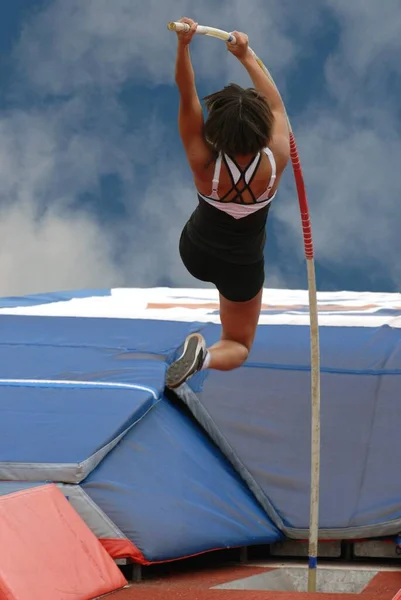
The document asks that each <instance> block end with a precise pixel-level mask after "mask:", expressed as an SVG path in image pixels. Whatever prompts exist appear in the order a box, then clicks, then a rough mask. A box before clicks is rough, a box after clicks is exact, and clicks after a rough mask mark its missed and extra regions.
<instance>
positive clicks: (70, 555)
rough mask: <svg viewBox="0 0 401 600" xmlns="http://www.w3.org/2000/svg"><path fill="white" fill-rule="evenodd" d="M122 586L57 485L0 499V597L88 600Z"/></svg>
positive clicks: (120, 578)
mask: <svg viewBox="0 0 401 600" xmlns="http://www.w3.org/2000/svg"><path fill="white" fill-rule="evenodd" d="M126 584H127V581H126V580H125V578H124V577H123V575H122V574H121V572H120V570H119V569H118V567H117V566H116V564H115V563H114V561H113V560H112V559H111V558H110V556H109V555H108V554H107V552H106V551H105V550H104V548H103V547H102V545H101V544H100V542H99V541H98V540H97V539H96V537H95V535H94V534H93V533H92V532H91V531H90V529H88V527H87V526H86V525H85V523H84V522H83V520H82V519H81V517H80V516H79V515H78V513H76V512H75V510H74V509H73V508H72V506H71V505H70V504H69V502H68V500H67V499H66V498H65V497H64V495H63V494H62V493H61V492H60V491H59V490H58V488H57V487H56V486H55V485H53V484H51V485H44V486H40V487H36V488H30V489H27V490H23V491H20V492H16V493H14V494H9V495H7V496H2V497H0V599H1V600H65V598H68V599H69V600H91V599H93V598H97V597H99V596H101V595H103V594H107V593H110V592H113V591H115V590H117V589H120V588H122V587H124V586H125V585H126Z"/></svg>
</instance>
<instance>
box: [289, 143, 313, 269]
mask: <svg viewBox="0 0 401 600" xmlns="http://www.w3.org/2000/svg"><path fill="white" fill-rule="evenodd" d="M290 151H291V162H292V168H293V171H294V177H295V184H296V186H297V192H298V201H299V209H300V211H301V222H302V233H303V236H304V248H305V257H306V259H307V260H311V259H313V257H314V251H313V240H312V225H311V220H310V216H309V207H308V198H307V195H306V188H305V182H304V176H303V173H302V167H301V161H300V159H299V154H298V148H297V144H296V141H295V137H294V134H293V133H292V132H291V133H290Z"/></svg>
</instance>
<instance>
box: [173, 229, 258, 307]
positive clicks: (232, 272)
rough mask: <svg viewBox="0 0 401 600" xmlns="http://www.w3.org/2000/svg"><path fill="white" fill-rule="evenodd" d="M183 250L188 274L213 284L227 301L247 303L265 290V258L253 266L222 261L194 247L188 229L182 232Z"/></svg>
mask: <svg viewBox="0 0 401 600" xmlns="http://www.w3.org/2000/svg"><path fill="white" fill-rule="evenodd" d="M179 249H180V256H181V259H182V262H183V263H184V265H185V267H186V269H187V271H188V272H189V273H190V274H191V275H192V276H193V277H195V278H196V279H199V280H200V281H205V282H209V283H213V284H214V285H215V286H216V288H217V289H218V291H219V292H220V294H221V295H222V296H223V297H224V298H226V299H227V300H231V301H232V302H246V301H247V300H251V299H252V298H254V297H255V296H256V295H257V294H258V292H259V291H260V290H261V288H262V287H263V284H264V281H265V265H264V260H263V259H262V260H260V261H258V262H256V263H252V264H250V265H237V264H234V263H229V262H227V261H225V260H221V259H219V258H217V257H215V256H213V255H212V254H208V253H207V252H204V251H203V250H202V249H201V248H199V247H198V246H197V245H196V244H194V243H193V242H192V241H191V239H190V238H189V236H188V233H187V230H186V227H184V229H183V231H182V233H181V238H180V245H179Z"/></svg>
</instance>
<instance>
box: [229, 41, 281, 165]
mask: <svg viewBox="0 0 401 600" xmlns="http://www.w3.org/2000/svg"><path fill="white" fill-rule="evenodd" d="M233 34H234V36H235V39H236V43H235V44H230V43H228V44H227V48H228V50H229V51H230V52H231V54H234V56H236V57H237V58H238V60H239V61H240V62H241V64H242V65H243V66H244V67H245V69H246V70H247V71H248V73H249V76H250V78H251V79H252V82H253V85H254V86H255V88H256V89H257V90H259V91H260V92H262V94H263V95H264V96H265V98H266V100H267V103H268V104H269V106H270V110H271V111H272V113H273V116H274V126H273V131H272V140H271V147H272V150H274V152H275V154H276V156H277V158H278V159H279V160H281V161H283V162H284V163H285V164H286V163H287V161H288V159H289V157H290V135H289V134H290V132H289V127H288V120H287V116H286V112H285V107H284V103H283V101H282V99H281V96H280V94H279V92H278V91H277V89H276V86H275V85H274V84H273V83H272V82H271V81H270V79H269V77H268V76H267V75H266V73H265V72H264V71H263V69H261V68H260V65H259V64H258V62H257V60H256V58H255V55H254V54H253V52H252V51H251V50H250V49H249V45H248V36H247V35H246V34H244V33H240V32H239V31H234V32H233Z"/></svg>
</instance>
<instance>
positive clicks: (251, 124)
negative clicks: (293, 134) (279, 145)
mask: <svg viewBox="0 0 401 600" xmlns="http://www.w3.org/2000/svg"><path fill="white" fill-rule="evenodd" d="M204 102H205V105H206V108H207V110H208V113H209V114H208V118H207V120H206V123H205V129H204V133H205V137H206V139H207V140H208V141H209V143H210V144H212V146H213V147H214V149H215V150H216V152H223V153H225V154H228V155H231V156H233V155H235V154H257V153H258V152H259V151H260V150H262V148H264V147H265V146H267V145H268V143H269V142H270V139H271V133H272V128H273V122H274V117H273V113H272V111H271V110H270V107H269V105H268V103H267V101H266V98H265V96H264V95H263V94H262V93H261V92H259V91H258V90H256V89H254V88H248V89H244V88H242V87H241V86H239V85H236V84H235V83H232V84H231V85H228V86H226V87H225V88H223V89H222V90H220V91H219V92H215V93H214V94H210V95H209V96H206V97H205V98H204Z"/></svg>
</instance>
